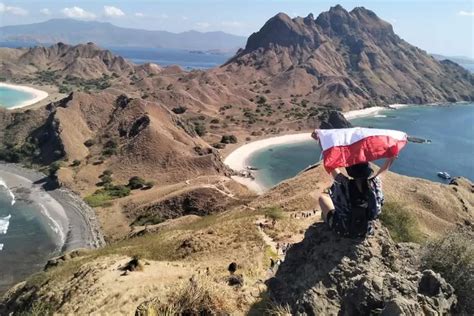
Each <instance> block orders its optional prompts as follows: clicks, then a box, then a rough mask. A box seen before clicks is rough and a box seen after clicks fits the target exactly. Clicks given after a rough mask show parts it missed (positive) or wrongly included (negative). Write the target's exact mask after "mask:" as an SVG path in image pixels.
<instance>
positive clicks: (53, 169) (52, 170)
mask: <svg viewBox="0 0 474 316" xmlns="http://www.w3.org/2000/svg"><path fill="white" fill-rule="evenodd" d="M60 168H61V164H60V163H59V161H55V162H53V163H52V164H50V165H49V168H48V172H49V176H50V177H56V174H57V172H58V170H59V169H60Z"/></svg>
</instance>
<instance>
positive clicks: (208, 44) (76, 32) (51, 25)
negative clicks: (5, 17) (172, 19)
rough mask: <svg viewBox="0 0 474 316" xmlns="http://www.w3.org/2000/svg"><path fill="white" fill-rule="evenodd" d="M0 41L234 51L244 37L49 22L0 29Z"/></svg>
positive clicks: (242, 42)
mask: <svg viewBox="0 0 474 316" xmlns="http://www.w3.org/2000/svg"><path fill="white" fill-rule="evenodd" d="M0 41H3V42H25V43H31V42H33V43H38V44H52V43H56V42H64V43H68V44H72V45H73V44H80V43H87V42H94V43H96V44H98V45H101V46H107V47H112V46H115V47H159V48H176V49H189V50H222V51H229V52H234V51H236V50H237V49H238V48H240V47H242V46H243V45H244V44H245V37H242V36H237V35H232V34H227V33H224V32H205V33H203V32H197V31H188V32H182V33H171V32H166V31H148V30H140V29H131V28H124V27H118V26H115V25H113V24H111V23H108V22H96V21H78V20H73V19H52V20H48V21H45V22H41V23H34V24H25V25H12V26H3V27H0Z"/></svg>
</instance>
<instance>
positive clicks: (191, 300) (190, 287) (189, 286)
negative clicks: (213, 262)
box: [136, 277, 237, 316]
mask: <svg viewBox="0 0 474 316" xmlns="http://www.w3.org/2000/svg"><path fill="white" fill-rule="evenodd" d="M170 293H171V294H170V295H169V297H168V298H167V299H166V300H164V299H163V298H156V299H154V300H152V301H151V302H147V303H144V304H142V305H141V306H139V308H138V309H137V313H136V314H137V315H140V316H151V315H232V313H233V311H235V310H236V309H237V306H236V305H235V300H234V299H233V298H234V296H235V293H232V290H230V289H229V288H228V287H225V286H223V285H219V284H218V283H217V282H216V280H212V279H210V278H208V277H200V278H193V279H191V280H189V281H187V282H185V283H182V284H180V285H178V286H177V287H176V288H175V289H173V290H172V291H170Z"/></svg>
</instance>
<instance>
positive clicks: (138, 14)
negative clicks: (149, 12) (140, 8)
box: [135, 12, 145, 18]
mask: <svg viewBox="0 0 474 316" xmlns="http://www.w3.org/2000/svg"><path fill="white" fill-rule="evenodd" d="M135 16H138V17H139V18H141V17H144V16H145V14H143V13H141V12H135Z"/></svg>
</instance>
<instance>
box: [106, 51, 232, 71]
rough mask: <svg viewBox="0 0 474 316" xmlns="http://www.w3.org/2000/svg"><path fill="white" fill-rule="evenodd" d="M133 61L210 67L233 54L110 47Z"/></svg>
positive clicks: (189, 68)
mask: <svg viewBox="0 0 474 316" xmlns="http://www.w3.org/2000/svg"><path fill="white" fill-rule="evenodd" d="M110 50H111V51H112V52H113V53H114V54H117V55H120V56H122V57H124V58H126V59H128V60H130V61H132V62H133V63H136V64H144V63H148V62H151V63H155V64H158V65H161V66H169V65H179V66H181V67H182V68H184V69H186V70H191V69H209V68H214V67H218V66H220V65H222V64H224V63H225V62H226V61H227V60H228V59H229V58H230V57H232V55H233V54H213V53H204V52H191V51H187V50H180V49H166V48H123V47H120V48H110Z"/></svg>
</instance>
